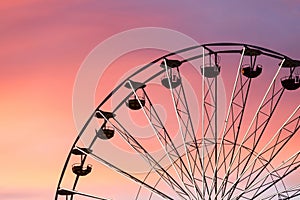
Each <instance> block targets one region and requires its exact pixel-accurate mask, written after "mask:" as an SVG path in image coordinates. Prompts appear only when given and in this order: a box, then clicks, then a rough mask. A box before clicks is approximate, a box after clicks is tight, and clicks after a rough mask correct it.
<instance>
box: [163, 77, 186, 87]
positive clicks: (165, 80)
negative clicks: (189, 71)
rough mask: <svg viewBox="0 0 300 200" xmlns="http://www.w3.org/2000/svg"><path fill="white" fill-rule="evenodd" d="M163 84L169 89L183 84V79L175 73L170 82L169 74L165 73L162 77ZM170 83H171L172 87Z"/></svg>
mask: <svg viewBox="0 0 300 200" xmlns="http://www.w3.org/2000/svg"><path fill="white" fill-rule="evenodd" d="M161 84H162V85H163V86H164V87H166V88H168V89H170V88H176V87H178V86H179V85H180V84H181V79H180V78H179V77H178V76H177V75H176V74H173V75H172V76H171V77H170V82H169V78H168V76H166V75H165V76H163V77H162V78H161ZM170 84H171V87H170Z"/></svg>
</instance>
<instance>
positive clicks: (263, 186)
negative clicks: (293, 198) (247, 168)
mask: <svg viewBox="0 0 300 200" xmlns="http://www.w3.org/2000/svg"><path fill="white" fill-rule="evenodd" d="M299 168H300V151H298V152H296V153H295V154H294V155H292V156H291V157H289V158H288V159H287V160H286V161H283V163H282V164H280V165H279V166H278V167H277V168H275V169H273V170H272V171H271V172H270V173H269V174H267V175H265V176H264V177H261V178H260V179H259V180H258V181H257V182H256V183H255V184H254V185H252V186H250V187H248V188H246V189H245V190H244V191H243V192H242V193H241V194H239V195H238V196H237V197H234V198H233V199H239V198H240V197H241V196H242V195H244V194H247V193H250V192H253V191H255V190H256V192H255V194H254V196H252V197H251V198H252V199H254V198H256V197H258V196H259V195H261V194H263V193H264V192H266V191H267V190H268V189H270V188H271V187H272V186H274V185H275V184H276V183H278V182H279V181H281V180H283V179H284V178H285V177H287V176H288V175H290V174H291V173H292V172H294V171H296V170H298V169H299ZM278 174H280V176H278ZM259 183H260V184H259ZM259 190H260V191H259Z"/></svg>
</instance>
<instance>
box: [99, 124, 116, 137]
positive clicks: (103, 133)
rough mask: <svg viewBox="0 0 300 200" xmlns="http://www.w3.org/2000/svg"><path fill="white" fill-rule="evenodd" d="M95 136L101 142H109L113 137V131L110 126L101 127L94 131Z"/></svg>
mask: <svg viewBox="0 0 300 200" xmlns="http://www.w3.org/2000/svg"><path fill="white" fill-rule="evenodd" d="M96 135H97V137H99V138H100V139H102V140H109V139H111V138H113V137H114V135H115V130H114V129H113V128H112V127H110V126H104V127H101V128H100V129H99V130H98V131H97V130H96Z"/></svg>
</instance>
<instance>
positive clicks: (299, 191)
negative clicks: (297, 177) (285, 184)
mask: <svg viewBox="0 0 300 200" xmlns="http://www.w3.org/2000/svg"><path fill="white" fill-rule="evenodd" d="M276 196H278V197H279V198H280V199H282V200H285V199H286V200H288V199H292V198H295V197H298V196H300V184H299V185H295V186H292V187H289V188H287V189H286V190H285V191H281V192H279V193H275V194H272V195H270V196H268V197H265V198H263V199H262V200H271V199H273V198H274V197H276Z"/></svg>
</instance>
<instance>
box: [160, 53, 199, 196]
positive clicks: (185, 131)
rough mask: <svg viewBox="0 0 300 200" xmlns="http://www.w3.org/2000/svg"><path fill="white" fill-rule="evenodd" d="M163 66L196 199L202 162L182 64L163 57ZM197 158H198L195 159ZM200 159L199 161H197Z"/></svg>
mask: <svg viewBox="0 0 300 200" xmlns="http://www.w3.org/2000/svg"><path fill="white" fill-rule="evenodd" d="M171 62H172V61H171ZM162 64H163V66H164V68H165V73H166V75H167V80H168V83H167V84H168V88H169V89H170V93H171V96H172V100H173V107H174V110H175V113H176V118H177V122H178V125H179V130H180V133H181V136H182V141H183V144H184V150H185V157H186V161H187V163H188V167H189V168H188V169H189V173H190V176H191V178H192V184H193V187H194V190H195V193H196V196H197V199H203V198H204V197H203V194H202V192H201V190H200V188H199V185H198V183H197V179H196V177H197V175H199V174H202V172H201V171H200V170H199V169H200V168H199V166H202V165H203V163H201V160H200V152H199V146H198V143H197V139H196V134H195V131H194V127H193V124H192V120H191V116H190V111H189V107H188V103H187V99H186V95H185V92H184V87H183V84H182V78H181V75H180V71H179V66H180V65H181V64H182V62H180V61H179V62H178V64H177V66H171V64H170V60H166V59H164V61H163V63H162ZM173 70H176V73H177V75H178V80H179V81H178V84H176V85H174V82H173V80H172V74H173V73H174V72H173ZM190 148H194V149H195V151H196V152H195V155H193V154H192V153H191V151H190V150H189V149H190ZM197 158H199V159H197ZM199 161H200V163H199Z"/></svg>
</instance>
